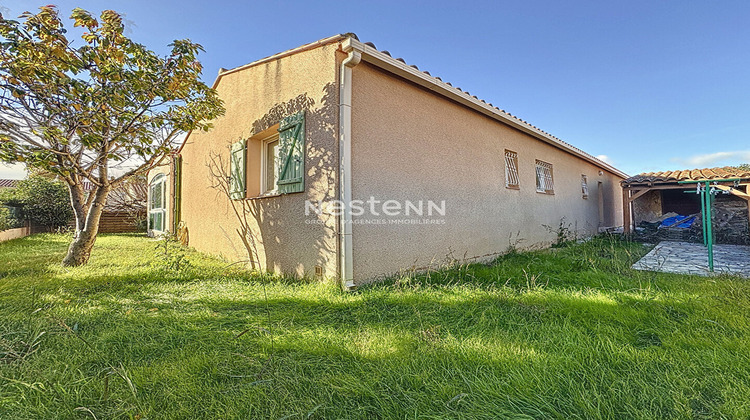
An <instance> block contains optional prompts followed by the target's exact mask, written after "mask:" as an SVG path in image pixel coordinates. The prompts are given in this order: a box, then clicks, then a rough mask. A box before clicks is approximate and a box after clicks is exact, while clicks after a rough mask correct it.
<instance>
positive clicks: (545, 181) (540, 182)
mask: <svg viewBox="0 0 750 420" xmlns="http://www.w3.org/2000/svg"><path fill="white" fill-rule="evenodd" d="M536 190H537V192H542V193H552V192H554V191H555V183H554V181H553V178H552V164H551V163H547V162H542V161H541V160H537V161H536Z"/></svg>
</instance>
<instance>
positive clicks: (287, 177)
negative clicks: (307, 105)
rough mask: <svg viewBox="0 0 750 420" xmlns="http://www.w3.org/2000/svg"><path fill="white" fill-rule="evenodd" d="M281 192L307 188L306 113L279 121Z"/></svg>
mask: <svg viewBox="0 0 750 420" xmlns="http://www.w3.org/2000/svg"><path fill="white" fill-rule="evenodd" d="M279 157H280V160H279V180H278V187H279V193H281V194H286V193H295V192H302V191H304V190H305V113H304V111H301V112H298V113H296V114H294V115H290V116H288V117H286V118H284V119H283V120H281V122H280V123H279Z"/></svg>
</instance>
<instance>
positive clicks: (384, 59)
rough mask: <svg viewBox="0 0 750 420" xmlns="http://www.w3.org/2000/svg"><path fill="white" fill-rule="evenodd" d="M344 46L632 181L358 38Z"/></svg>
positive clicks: (608, 165) (555, 139)
mask: <svg viewBox="0 0 750 420" xmlns="http://www.w3.org/2000/svg"><path fill="white" fill-rule="evenodd" d="M342 46H343V48H344V50H347V49H348V48H353V49H356V50H357V51H359V52H360V54H362V59H363V60H365V61H366V62H368V63H370V64H372V65H375V66H377V67H379V68H381V69H383V70H385V71H388V72H389V73H392V74H394V75H397V76H400V77H402V78H404V79H407V80H409V81H411V82H413V83H416V84H418V85H420V86H422V87H424V88H426V89H429V90H431V91H433V92H435V93H437V94H439V95H441V96H444V97H447V98H449V99H451V100H453V101H455V102H458V103H459V104H461V105H464V106H466V107H469V108H471V109H473V110H475V111H478V112H480V113H482V114H484V115H486V116H488V117H490V118H493V119H495V120H497V121H500V122H502V123H504V124H506V125H509V126H511V127H513V128H515V129H517V130H519V131H522V132H524V133H526V134H529V135H530V136H532V137H535V138H537V139H539V140H541V141H543V142H545V143H547V144H550V145H552V146H554V147H556V148H558V149H561V150H564V151H566V152H568V153H570V154H572V155H574V156H577V157H579V158H581V159H584V160H586V161H588V162H590V163H592V164H594V165H595V166H597V167H599V168H601V169H605V170H607V171H608V172H611V173H613V174H615V175H617V176H620V177H622V178H628V175H627V174H626V173H625V172H623V171H621V170H619V169H617V168H615V167H614V166H612V165H610V164H608V163H606V162H604V161H602V160H600V159H597V158H595V157H594V156H592V155H590V154H588V153H586V152H584V151H582V150H580V149H577V148H575V147H573V146H571V145H568V144H566V143H564V142H562V141H560V140H559V139H557V138H555V137H553V136H551V135H549V134H547V133H545V132H543V131H541V130H540V129H538V128H536V127H534V126H532V125H531V124H528V123H526V122H523V121H521V120H519V119H517V118H515V117H513V116H511V115H509V114H507V113H504V112H502V111H500V110H498V109H497V108H495V107H493V106H491V105H490V104H488V103H486V102H484V101H482V100H480V99H478V98H475V97H473V96H471V95H469V94H468V93H467V92H464V91H462V90H460V89H457V88H455V87H453V86H451V85H449V84H448V83H445V82H443V81H442V80H439V79H437V78H435V77H433V76H430V75H428V74H426V73H424V72H422V71H420V70H418V69H415V68H413V67H411V66H409V65H407V64H406V63H402V62H400V61H398V60H396V59H395V58H393V57H391V56H389V55H388V54H385V53H382V52H380V51H378V50H377V49H375V48H373V47H370V46H369V45H366V44H364V43H362V42H360V41H358V40H356V39H354V38H347V39H346V40H345V41H344V42H343V45H342Z"/></svg>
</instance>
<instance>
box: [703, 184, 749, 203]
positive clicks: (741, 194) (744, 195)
mask: <svg viewBox="0 0 750 420" xmlns="http://www.w3.org/2000/svg"><path fill="white" fill-rule="evenodd" d="M712 187H715V188H716V189H719V190H722V191H729V193H730V194H733V195H736V196H737V197H740V198H744V199H745V200H748V201H750V194H747V193H744V192H742V191H740V190H736V189H734V188H731V187H727V186H726V185H712Z"/></svg>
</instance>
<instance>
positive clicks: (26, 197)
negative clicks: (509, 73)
mask: <svg viewBox="0 0 750 420" xmlns="http://www.w3.org/2000/svg"><path fill="white" fill-rule="evenodd" d="M69 197H70V196H69V195H68V188H67V187H66V186H65V185H64V184H63V183H61V182H59V181H55V180H51V179H48V178H46V177H44V176H40V175H32V176H31V177H29V178H28V179H24V180H22V181H18V184H16V188H14V189H9V190H7V191H4V192H3V196H2V197H1V198H0V200H1V201H2V202H3V204H5V205H8V206H13V207H19V208H20V209H21V217H22V218H23V219H25V220H29V221H30V222H32V223H34V224H37V225H40V226H44V227H46V228H47V229H48V230H49V231H53V230H55V229H57V228H60V227H62V226H65V225H67V224H68V222H70V220H71V219H72V218H73V208H72V207H71V205H70V198H69Z"/></svg>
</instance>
